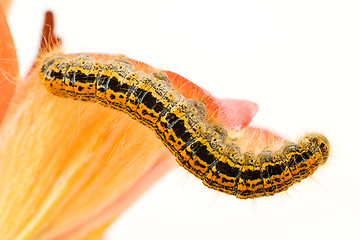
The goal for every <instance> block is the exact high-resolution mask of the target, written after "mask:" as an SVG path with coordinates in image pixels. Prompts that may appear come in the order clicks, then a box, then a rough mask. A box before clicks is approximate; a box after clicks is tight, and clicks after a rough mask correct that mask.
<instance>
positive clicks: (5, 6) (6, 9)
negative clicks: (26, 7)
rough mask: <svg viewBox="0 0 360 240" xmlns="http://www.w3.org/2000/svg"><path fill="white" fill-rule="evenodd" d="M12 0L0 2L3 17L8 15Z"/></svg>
mask: <svg viewBox="0 0 360 240" xmlns="http://www.w3.org/2000/svg"><path fill="white" fill-rule="evenodd" d="M11 3H12V0H0V5H1V6H2V8H3V10H4V13H5V15H7V14H8V12H9V10H10V7H11Z"/></svg>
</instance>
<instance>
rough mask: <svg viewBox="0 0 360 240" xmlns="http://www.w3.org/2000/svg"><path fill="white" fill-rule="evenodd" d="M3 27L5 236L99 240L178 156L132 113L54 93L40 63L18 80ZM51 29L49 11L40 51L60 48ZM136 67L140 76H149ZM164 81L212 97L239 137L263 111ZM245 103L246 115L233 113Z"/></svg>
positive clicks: (1, 20) (214, 108)
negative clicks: (47, 87)
mask: <svg viewBox="0 0 360 240" xmlns="http://www.w3.org/2000/svg"><path fill="white" fill-rule="evenodd" d="M0 24H1V25H0V30H1V35H0V37H1V39H0V43H1V45H0V47H1V48H0V49H1V50H0V58H1V59H2V61H1V62H0V68H1V75H0V81H1V86H2V88H0V91H1V101H0V105H1V107H0V110H1V111H0V122H2V123H1V129H0V139H1V140H0V176H1V179H0V196H1V197H0V212H1V213H2V214H1V216H0V238H1V239H100V238H101V236H102V234H103V232H104V230H105V229H106V227H107V226H108V225H109V224H110V223H111V222H112V221H113V220H114V219H115V218H116V217H117V216H118V215H119V214H121V213H122V212H123V211H124V210H125V209H126V208H127V207H128V206H129V205H130V204H131V203H132V202H133V201H134V200H135V199H136V198H138V197H139V196H140V195H141V194H142V193H143V192H144V191H145V190H146V189H147V188H148V187H149V186H151V185H152V184H153V183H154V182H155V181H156V180H157V179H158V178H160V177H161V176H162V175H163V174H164V173H165V172H167V171H168V170H169V169H171V168H172V167H173V166H175V165H176V163H175V159H174V157H173V156H172V155H171V154H170V152H169V151H168V150H167V149H166V148H165V147H164V145H163V144H162V143H161V141H160V140H158V139H157V138H156V136H155V134H154V133H153V132H152V131H151V130H150V129H148V128H146V127H145V126H143V125H141V124H139V123H138V122H136V121H134V120H132V119H131V118H130V117H128V116H127V115H126V114H124V113H121V112H118V111H115V110H112V109H107V108H104V107H102V106H100V105H97V104H91V103H90V104H89V103H84V102H78V101H73V100H69V99H62V98H58V97H56V96H53V95H51V94H50V93H48V92H47V91H46V90H45V88H44V87H43V86H42V85H41V83H40V80H39V79H38V75H39V74H38V72H39V65H38V64H36V63H35V64H34V66H33V67H32V69H31V71H30V72H29V74H28V75H27V76H26V78H25V79H24V80H23V81H20V80H18V81H16V79H18V67H17V61H16V53H15V51H14V47H13V46H14V44H13V41H12V38H11V34H10V32H9V29H8V26H7V23H6V19H5V16H4V13H3V12H0ZM52 31H53V20H52V15H51V14H50V13H48V14H47V17H46V21H45V24H44V31H43V37H44V38H43V41H42V43H41V51H45V50H49V49H54V48H55V47H56V45H59V43H60V40H59V39H58V38H56V37H55V35H54V34H53V32H52ZM92 56H93V57H95V58H99V57H101V58H103V59H111V58H112V57H113V56H111V55H100V54H97V55H96V54H93V55H92ZM4 59H5V61H4ZM131 61H132V62H133V64H134V65H135V67H136V68H137V69H138V70H141V69H142V70H144V71H150V70H151V69H152V68H151V67H150V66H148V65H146V64H144V63H141V62H138V61H135V60H131ZM167 74H168V75H169V77H170V79H171V80H172V83H173V85H174V86H175V87H177V88H178V90H179V91H180V92H181V93H182V94H183V95H185V96H186V97H189V98H195V99H204V97H205V99H204V101H205V103H206V104H207V107H208V109H209V111H211V112H212V114H213V115H214V116H216V117H218V118H219V119H220V120H221V121H222V122H223V123H224V124H226V125H227V126H228V127H230V128H232V129H233V130H234V131H235V130H239V129H241V128H243V127H244V126H246V125H248V124H249V122H250V120H251V118H252V117H253V115H254V114H255V113H256V111H257V106H256V104H253V103H250V102H248V101H240V100H237V101H235V100H233V101H230V100H219V99H216V98H213V97H212V96H210V94H208V93H207V92H206V91H205V90H203V89H201V88H199V87H197V86H196V85H195V84H193V83H191V82H189V81H188V80H186V79H185V78H183V77H181V76H179V75H177V74H175V73H172V72H167ZM15 83H16V86H15ZM240 105H241V106H242V107H243V108H242V109H245V110H243V111H242V112H239V111H238V110H237V111H234V109H239V108H238V106H240ZM231 109H232V111H230V110H231ZM225 113H226V114H225ZM223 116H226V118H225V117H223ZM253 131H260V130H257V129H255V128H247V130H246V131H244V133H243V134H245V135H246V134H248V135H252V132H253ZM263 133H267V132H266V131H264V132H263ZM263 135H264V134H263ZM268 135H269V136H273V138H271V139H272V140H271V141H274V140H280V138H279V137H277V136H274V135H271V134H270V133H268Z"/></svg>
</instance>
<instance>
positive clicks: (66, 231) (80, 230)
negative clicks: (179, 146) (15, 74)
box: [0, 69, 176, 239]
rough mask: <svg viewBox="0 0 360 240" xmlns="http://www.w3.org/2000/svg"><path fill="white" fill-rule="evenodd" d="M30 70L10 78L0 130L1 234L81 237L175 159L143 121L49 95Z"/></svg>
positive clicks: (8, 236) (11, 236)
mask: <svg viewBox="0 0 360 240" xmlns="http://www.w3.org/2000/svg"><path fill="white" fill-rule="evenodd" d="M37 71H38V69H37ZM37 71H34V73H33V74H31V75H30V76H29V78H28V79H26V81H24V82H22V83H19V85H18V86H17V89H16V94H15V96H14V99H13V102H12V105H11V107H10V108H9V112H8V114H9V116H8V117H7V118H6V119H5V121H4V123H3V124H4V125H3V126H4V127H3V128H2V129H1V132H0V139H2V141H1V142H0V159H1V160H0V175H1V176H2V177H1V179H0V196H1V201H0V212H1V213H2V214H1V216H0V236H1V238H2V239H15V237H18V238H19V239H28V238H31V239H74V238H75V237H76V238H88V235H87V234H89V232H90V233H91V232H92V231H91V230H93V229H99V226H104V225H106V224H109V222H111V221H112V220H113V219H114V218H115V217H116V216H118V215H119V214H120V213H121V212H122V211H123V210H124V209H126V207H127V206H128V205H129V204H130V203H131V202H133V201H134V200H135V199H136V198H137V197H138V196H139V195H140V194H141V193H142V192H143V191H145V190H146V188H147V187H148V186H149V185H151V184H152V183H153V182H154V181H155V180H156V179H157V178H159V177H160V176H161V175H163V174H164V173H165V172H167V171H168V170H169V169H170V168H171V167H173V166H174V164H176V163H175V160H174V157H173V156H172V155H171V154H170V152H169V151H168V150H167V149H166V148H165V147H164V146H163V144H162V143H161V141H160V140H159V139H157V138H156V136H155V134H154V133H153V132H152V131H151V130H150V129H148V128H146V127H145V126H142V125H141V124H139V123H137V122H136V121H134V120H132V119H131V118H130V117H128V116H127V115H126V114H124V113H121V112H118V111H114V110H111V109H107V108H104V107H102V106H100V105H98V104H89V103H84V102H78V101H73V100H69V99H62V98H58V97H55V96H53V95H51V94H50V93H48V92H47V91H46V90H45V88H44V87H43V86H42V85H41V83H40V81H39V79H38V77H37ZM139 139H141V141H139ZM169 160H170V163H169V164H167V162H168V161H169ZM14 222H16V224H13V223H14ZM97 233H98V232H97ZM74 236H75V237H74Z"/></svg>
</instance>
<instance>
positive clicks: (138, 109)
mask: <svg viewBox="0 0 360 240" xmlns="http://www.w3.org/2000/svg"><path fill="white" fill-rule="evenodd" d="M40 78H41V80H42V83H43V84H44V85H45V86H46V88H47V89H48V90H49V91H50V92H51V93H53V94H54V95H56V96H59V97H65V98H73V99H76V100H82V101H92V102H99V103H101V104H102V105H104V106H106V107H111V108H114V109H116V110H120V111H122V112H125V113H127V114H128V115H129V116H131V117H132V118H134V119H137V120H138V121H140V122H141V123H142V124H144V125H146V126H148V127H149V128H151V129H153V130H154V131H155V133H156V135H157V136H158V137H159V138H160V140H161V141H162V142H163V143H164V144H165V146H166V147H167V148H168V149H169V150H170V151H171V152H172V153H173V154H174V155H175V156H176V160H177V162H178V163H179V165H180V166H182V167H184V168H185V169H186V170H188V171H189V172H191V173H192V174H194V175H195V176H196V177H198V178H199V179H201V180H202V181H203V183H204V184H205V185H206V186H208V187H209V188H213V189H215V190H218V191H221V192H224V193H227V194H232V195H235V196H236V197H238V198H256V197H262V196H270V195H273V194H275V193H277V192H281V191H284V190H286V189H288V188H289V187H290V186H291V185H293V184H294V183H296V182H299V181H301V180H302V179H304V178H306V177H307V176H309V175H311V174H312V173H313V172H314V171H315V170H316V169H317V168H318V166H319V165H321V164H323V163H325V161H326V160H327V158H328V155H329V150H330V146H329V142H328V140H327V139H326V137H324V136H323V135H321V134H317V133H312V134H308V135H306V136H305V137H303V138H302V139H301V140H300V141H299V143H297V144H295V143H290V142H286V143H285V144H284V145H283V146H282V147H280V148H279V149H278V150H277V151H274V152H272V151H270V150H267V149H264V150H263V151H262V152H260V153H259V154H258V155H255V154H254V153H252V152H245V153H241V152H240V148H239V146H238V145H237V144H235V142H234V139H233V138H231V137H230V136H228V131H227V130H226V129H225V128H224V127H223V126H222V125H221V124H213V123H210V122H209V121H208V120H207V119H206V114H207V109H206V106H205V105H204V104H203V103H202V102H200V101H198V100H194V99H186V98H185V97H184V96H183V95H182V94H181V93H179V92H177V91H175V90H174V89H173V88H172V86H171V82H170V80H169V79H168V78H167V76H166V74H165V73H163V72H154V73H151V74H147V73H144V72H141V71H136V70H135V69H134V67H133V65H132V63H131V62H130V61H128V60H127V59H126V58H124V57H120V58H119V59H116V60H111V61H107V62H104V61H102V60H94V59H93V58H91V57H89V56H86V55H82V56H79V57H76V58H74V59H68V58H66V57H63V56H61V55H60V54H54V55H52V56H50V57H47V58H45V60H44V62H43V65H42V68H41V71H40Z"/></svg>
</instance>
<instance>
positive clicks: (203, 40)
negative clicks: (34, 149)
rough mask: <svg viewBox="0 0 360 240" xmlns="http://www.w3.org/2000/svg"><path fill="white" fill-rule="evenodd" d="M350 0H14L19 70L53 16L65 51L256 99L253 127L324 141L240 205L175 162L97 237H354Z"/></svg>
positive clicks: (355, 93)
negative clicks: (288, 174)
mask: <svg viewBox="0 0 360 240" xmlns="http://www.w3.org/2000/svg"><path fill="white" fill-rule="evenodd" d="M357 3H358V1H340V0H338V1H331V0H326V1H325V0H323V1H319V0H311V1H310V0H303V1H291V0H284V1H279V0H272V1H268V0H259V1H256V0H252V1H250V0H249V1H225V0H223V1H196V0H192V1H188V0H187V1H165V0H164V1H159V0H156V1H146V0H133V1H130V0H127V1H110V0H102V1H85V0H84V1H80V0H79V1H76V0H72V1H70V0H61V1H60V0H59V1H55V0H53V1H50V0H46V1H45V0H43V1H40V0H37V1H29V0H17V1H16V0H15V1H14V5H13V8H12V10H11V12H10V16H9V24H10V27H11V30H12V33H13V36H14V39H15V44H16V47H17V50H18V56H19V59H20V67H21V71H22V73H25V72H26V69H27V68H28V67H29V66H30V64H31V61H32V59H33V58H34V56H35V54H36V51H37V48H38V43H39V39H40V31H41V27H42V21H43V15H44V12H45V10H47V9H50V10H52V11H53V12H54V13H55V17H56V30H57V33H58V35H59V36H61V37H62V39H63V41H64V46H65V51H66V52H109V53H123V54H125V55H127V56H129V57H131V58H134V59H137V60H140V61H144V62H146V63H148V64H150V65H153V66H155V67H159V68H163V69H167V70H172V71H174V72H177V73H179V74H181V75H183V76H185V77H187V78H188V79H190V80H191V81H193V82H195V83H197V84H198V85H200V86H202V87H204V88H206V89H207V90H209V91H210V92H211V93H213V94H214V95H216V96H217V97H228V98H243V99H248V100H252V101H254V102H256V103H258V104H259V106H260V111H259V113H258V114H257V115H256V116H255V118H254V120H253V124H255V125H258V126H263V127H267V128H269V129H272V130H274V131H276V132H278V133H280V134H282V135H284V136H286V137H288V138H289V139H291V140H295V139H296V138H297V137H300V136H301V135H303V134H304V133H305V132H306V131H319V132H322V133H324V134H325V135H326V136H328V137H329V140H330V143H331V146H332V152H331V157H330V159H329V161H328V162H327V163H326V165H325V166H323V167H321V168H320V169H319V170H318V171H317V172H316V173H315V174H314V176H313V179H307V180H304V181H303V182H302V183H300V184H296V185H295V186H293V187H292V188H291V189H289V191H287V192H286V193H285V194H278V195H277V196H274V197H268V198H263V199H257V200H255V201H254V200H239V199H236V198H235V197H232V196H227V195H225V194H221V193H216V192H215V191H213V190H209V189H207V188H206V187H204V186H203V185H202V184H201V182H200V181H199V180H197V179H196V178H195V177H193V176H191V175H189V174H187V173H186V172H185V170H183V169H181V168H178V169H176V170H174V171H172V172H170V173H169V174H168V175H166V176H165V177H164V178H163V179H161V180H160V181H159V182H158V183H157V184H156V185H154V186H153V187H152V188H151V189H150V190H149V191H147V192H146V193H145V194H144V195H143V197H142V198H141V199H139V200H138V201H137V202H136V203H134V204H133V205H132V207H130V208H129V209H128V210H127V211H126V212H125V213H124V214H123V215H122V216H121V217H120V218H119V219H118V221H117V222H116V223H115V224H114V225H113V226H112V227H111V228H110V229H109V231H108V233H107V235H106V237H105V239H106V240H114V239H209V240H210V239H249V238H251V239H320V238H321V239H358V238H359V233H358V230H359V229H358V228H359V214H360V208H359V203H358V202H359V188H360V187H359V184H360V183H359V177H360V170H359V168H360V158H359V151H358V149H359V140H358V139H359V136H360V135H359V134H360V131H359V122H360V118H359V116H358V114H359V103H360V97H359V85H358V82H359V79H360V68H359V66H360V33H359V31H360V26H359V25H360V14H359V13H360V7H359V5H358V4H357Z"/></svg>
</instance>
